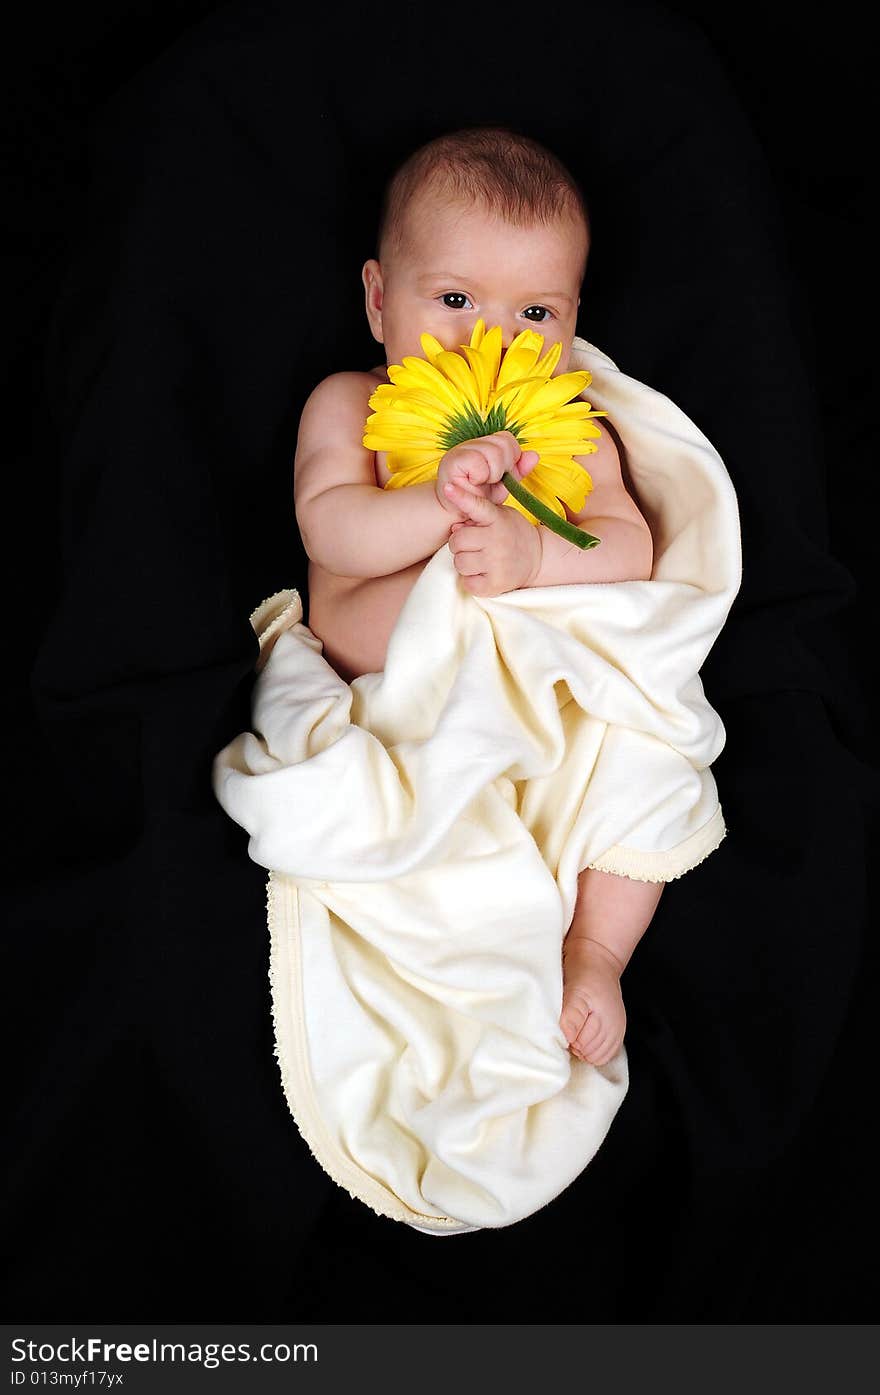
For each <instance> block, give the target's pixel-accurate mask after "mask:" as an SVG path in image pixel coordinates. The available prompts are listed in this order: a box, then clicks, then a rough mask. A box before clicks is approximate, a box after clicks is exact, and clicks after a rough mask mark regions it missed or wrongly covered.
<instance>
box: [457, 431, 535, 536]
mask: <svg viewBox="0 0 880 1395" xmlns="http://www.w3.org/2000/svg"><path fill="white" fill-rule="evenodd" d="M538 459H539V457H538V453H537V451H534V450H528V451H526V452H525V453H524V454H523V453H522V452H521V451H520V447H519V442H518V441H517V439H516V437H515V436H514V434H513V432H512V431H495V432H493V433H492V435H491V436H479V437H477V439H476V440H474V441H462V443H461V445H458V446H453V447H452V448H451V449H450V450H448V451H447V452H446V454H445V455H444V457H443V459H442V460H441V461H440V465H439V467H438V470H437V478H436V480H435V481H434V492H435V493H436V495H437V498H438V499H439V500H440V503H441V504H442V505H443V507H444V509H447V510H448V511H449V512H450V513H454V514H455V515H456V517H457V518H463V517H466V515H465V514H464V513H463V511H462V510H461V509H460V508H458V507H457V506H456V505H455V504H453V503H452V501H451V499H450V498H449V496H448V494H447V493H446V485H447V484H456V485H458V486H459V487H460V488H461V489H466V490H469V491H470V493H471V494H480V495H482V496H483V497H484V498H486V499H490V500H491V501H492V503H493V504H501V503H503V502H504V500H505V499H506V498H507V488H506V486H505V485H503V484H502V483H501V476H502V475H503V474H504V472H505V470H509V471H510V473H511V474H512V475H513V478H514V479H517V480H518V479H522V478H523V476H524V475H527V474H528V473H529V470H533V469H534V467H535V466H536V465H537V463H538Z"/></svg>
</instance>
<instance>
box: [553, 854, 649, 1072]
mask: <svg viewBox="0 0 880 1395" xmlns="http://www.w3.org/2000/svg"><path fill="white" fill-rule="evenodd" d="M663 886H664V883H663V882H640V881H636V880H634V879H631V878H629V877H618V876H615V875H613V874H612V873H611V872H600V871H599V870H598V868H595V867H585V868H584V870H583V871H582V872H581V873H580V875H579V877H578V896H577V903H576V905H575V910H574V916H573V918H572V923H571V929H570V930H569V932H568V934H567V935H566V937H565V940H564V942H563V946H562V978H563V992H562V1015H561V1017H560V1019H559V1022H560V1026H561V1027H562V1030H563V1032H564V1033H565V1038H566V1041H567V1042H568V1043H569V1045H570V1047H571V1049H572V1051H573V1052H574V1054H575V1055H576V1056H580V1057H581V1059H582V1060H585V1061H590V1062H591V1063H592V1064H593V1065H597V1066H602V1065H605V1064H606V1062H608V1061H610V1060H611V1059H612V1058H613V1057H614V1056H616V1054H617V1052H618V1051H619V1050H620V1047H621V1046H622V1044H623V1034H624V1032H625V1030H626V1013H625V1011H624V1007H623V995H622V993H621V991H620V975H621V974H622V973H623V971H624V969H625V968H626V965H627V964H628V963H629V959H630V956H631V955H632V952H633V950H634V949H635V947H636V945H637V944H638V942H639V940H640V939H641V938H642V935H643V934H644V933H645V931H646V930H647V928H648V926H649V925H650V923H651V919H652V917H653V915H654V912H655V910H656V909H657V902H658V901H659V900H660V894H661V892H662V890H663Z"/></svg>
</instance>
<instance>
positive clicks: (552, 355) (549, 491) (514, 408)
mask: <svg viewBox="0 0 880 1395" xmlns="http://www.w3.org/2000/svg"><path fill="white" fill-rule="evenodd" d="M420 342H421V345H422V349H423V351H424V354H425V357H424V358H423V359H422V358H416V357H415V356H410V357H406V358H404V360H403V363H402V364H393V365H392V366H391V367H390V368H389V369H388V376H389V378H390V379H391V382H390V383H382V384H381V385H380V386H379V387H377V388H376V390H375V391H374V392H373V394H372V396H371V397H370V401H369V405H370V407H371V408H372V410H373V415H372V416H370V417H368V418H367V421H366V425H365V431H364V438H363V444H364V446H365V447H366V448H367V449H368V450H381V451H387V452H388V469H389V470H390V472H391V477H390V479H389V480H388V482H387V484H386V485H385V488H386V489H401V488H403V487H404V486H405V485H408V484H420V483H422V482H423V481H425V480H431V479H435V478H436V475H437V467H438V466H439V464H440V461H441V459H442V458H443V456H444V455H445V453H446V452H447V451H448V450H450V449H451V448H452V447H453V446H455V445H458V444H459V443H460V442H462V441H472V440H473V439H474V438H475V437H477V436H488V435H491V434H492V432H494V431H510V432H512V433H513V435H514V436H515V437H516V439H517V441H518V442H519V445H520V449H521V450H522V451H523V453H525V452H526V451H537V453H538V456H539V460H538V463H537V465H535V466H534V467H533V469H532V470H530V471H529V473H528V474H527V475H526V476H525V477H524V482H523V483H524V485H525V486H526V487H525V488H523V486H522V485H519V486H518V487H517V489H516V493H517V497H514V494H513V492H512V491H511V492H509V493H508V495H507V497H506V498H505V500H504V503H505V504H509V505H510V506H511V507H512V508H515V509H519V511H520V513H521V514H523V515H524V517H525V518H527V519H528V520H529V522H530V523H534V524H536V525H537V524H538V522H540V521H544V522H546V523H548V524H549V525H550V526H554V524H553V522H551V520H550V518H549V517H548V516H547V515H548V511H549V513H550V514H552V515H556V517H557V518H559V519H562V520H564V519H565V510H564V509H563V506H562V505H563V503H565V504H566V505H567V506H568V508H569V509H570V510H571V512H572V513H579V512H580V510H581V509H582V508H583V506H584V501H585V499H586V497H587V495H588V494H589V492H590V490H591V489H592V488H593V481H592V480H591V478H590V476H589V474H588V472H587V471H586V470H585V469H584V467H583V466H582V465H580V464H578V462H577V461H576V460H575V459H574V458H573V457H574V456H580V455H590V454H592V452H593V451H595V450H596V444H595V438H596V437H597V436H600V435H601V432H600V430H599V428H598V427H597V426H595V425H594V424H593V420H592V418H594V417H597V416H605V413H604V412H598V411H594V410H593V409H592V408H591V407H590V404H589V402H584V401H576V402H573V401H571V399H572V398H574V397H577V396H578V394H579V393H581V392H583V390H584V388H586V387H587V386H588V385H589V383H590V382H591V381H592V378H591V375H590V374H589V373H588V372H586V371H583V370H582V371H579V372H575V373H563V374H561V375H560V376H559V377H558V378H554V377H553V376H552V375H553V370H554V368H555V367H556V365H557V363H558V362H559V358H560V355H561V353H562V345H561V344H554V345H553V346H552V348H551V349H549V350H548V352H547V353H546V354H545V355H544V357H543V358H542V357H541V351H542V349H543V347H544V336H543V335H542V334H538V333H536V331H535V330H531V329H524V330H523V331H522V333H521V334H518V335H517V336H516V338H515V339H514V340H513V342H512V343H511V344H510V345H509V347H508V349H507V351H506V353H504V355H503V356H502V352H501V328H500V326H499V325H496V326H495V328H494V329H490V330H489V332H488V333H485V325H484V322H483V321H482V320H478V321H477V323H476V325H475V326H474V330H473V333H472V335H471V342H470V344H462V345H461V349H462V351H463V352H462V353H461V354H459V353H457V352H454V351H453V350H448V349H444V348H443V345H442V344H440V343H438V341H437V340H436V339H435V338H434V336H433V335H432V334H422V335H421V336H420ZM504 482H505V484H506V485H507V487H508V489H509V490H510V489H511V485H512V484H514V483H515V482H514V481H513V480H512V478H511V476H510V475H509V474H506V475H505V476H504ZM523 497H525V499H526V500H529V499H531V500H532V501H534V500H537V501H538V504H539V505H543V506H544V507H543V508H538V509H537V510H533V509H532V508H530V507H529V505H528V503H525V504H524V503H522V502H521V500H522V499H523ZM535 512H538V513H540V515H541V517H540V518H537V517H535V516H534V514H535ZM571 526H572V525H570V524H567V523H566V524H565V526H564V529H563V527H561V526H560V527H556V528H555V531H558V532H563V531H564V533H565V536H569V530H570V529H571ZM574 531H575V532H576V531H577V530H574ZM589 536H590V535H589V534H583V533H581V534H580V537H581V538H584V537H586V538H589ZM595 541H596V540H595V539H592V542H595ZM581 545H582V546H583V545H584V544H583V543H581Z"/></svg>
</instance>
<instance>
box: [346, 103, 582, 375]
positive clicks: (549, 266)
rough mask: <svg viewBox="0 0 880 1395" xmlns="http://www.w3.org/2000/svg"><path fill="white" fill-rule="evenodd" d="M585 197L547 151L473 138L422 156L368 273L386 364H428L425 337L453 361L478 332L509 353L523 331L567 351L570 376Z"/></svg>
mask: <svg viewBox="0 0 880 1395" xmlns="http://www.w3.org/2000/svg"><path fill="white" fill-rule="evenodd" d="M589 241H590V232H589V216H588V213H587V208H586V204H585V201H584V197H583V193H582V191H581V189H580V187H579V185H578V184H577V182H576V181H575V179H574V178H573V177H572V175H571V174H570V173H569V172H568V170H567V169H566V168H565V166H564V165H563V164H562V163H561V162H560V161H559V160H558V159H557V158H556V157H555V156H554V155H552V154H551V153H550V152H549V151H548V150H545V148H544V147H543V146H542V145H539V144H538V142H537V141H535V140H532V139H530V138H529V137H528V136H523V135H519V134H517V133H516V132H514V131H511V130H509V129H508V128H507V127H498V126H487V127H473V128H468V129H465V130H460V131H452V132H450V133H449V134H447V135H443V136H439V137H438V138H437V139H436V140H432V141H430V142H429V143H428V144H427V145H424V146H422V147H421V148H420V149H419V150H416V151H415V152H414V154H412V155H411V156H410V157H409V158H408V159H407V160H406V161H405V162H404V163H403V164H402V165H401V166H400V168H399V169H398V170H397V171H396V173H395V174H394V176H393V178H392V179H391V182H390V184H389V185H388V188H387V189H386V191H385V197H384V200H383V205H382V212H381V216H380V222H379V236H378V254H379V255H378V259H375V258H371V259H370V260H369V261H368V262H365V263H364V268H363V272H362V277H363V282H364V288H365V291H366V308H367V318H368V320H369V322H370V328H371V330H372V332H373V337H374V338H375V339H377V340H378V341H379V343H380V344H383V345H384V346H385V359H386V363H388V364H392V363H400V362H401V361H402V359H403V358H404V356H405V355H407V354H415V355H418V356H420V357H421V356H422V347H421V344H420V342H419V335H420V334H422V333H423V332H425V331H426V330H427V331H428V333H430V334H433V335H434V337H435V338H436V339H438V340H439V341H440V343H441V344H442V345H443V346H444V348H446V349H458V348H459V346H460V345H461V344H465V343H468V342H469V340H470V337H471V330H472V329H473V327H474V325H475V324H476V322H477V320H480V319H482V320H483V321H484V322H485V326H486V329H487V330H488V329H491V328H492V326H493V325H500V326H501V331H502V343H503V346H504V347H505V348H506V347H507V346H508V344H509V343H510V341H511V340H512V339H514V338H515V337H516V335H517V334H519V333H520V332H521V331H522V330H524V329H529V328H531V329H535V330H537V332H538V333H539V334H542V335H543V336H544V347H545V350H546V349H549V348H550V347H551V345H553V344H556V343H561V344H562V354H561V357H560V360H559V364H558V366H557V368H556V373H557V374H558V373H564V372H565V370H566V368H567V366H568V359H569V353H570V350H571V341H572V339H573V337H574V334H575V330H576V326H577V309H578V305H579V303H580V289H581V285H582V283H583V279H584V272H585V270H586V262H587V254H588V251H589Z"/></svg>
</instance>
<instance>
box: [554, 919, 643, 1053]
mask: <svg viewBox="0 0 880 1395" xmlns="http://www.w3.org/2000/svg"><path fill="white" fill-rule="evenodd" d="M621 972H622V970H621V967H620V964H619V963H618V961H617V960H616V959H615V957H614V955H613V954H612V953H611V951H610V950H609V949H606V948H605V946H604V945H601V944H599V943H598V941H596V940H591V939H589V938H588V937H587V936H585V935H583V934H580V935H578V934H573V932H572V931H571V930H570V931H569V932H568V934H567V935H566V937H565V940H564V942H563V945H562V1014H561V1016H560V1019H559V1025H560V1026H561V1028H562V1030H563V1032H564V1034H565V1039H566V1041H567V1042H568V1044H569V1048H570V1050H571V1051H572V1052H573V1053H574V1055H575V1056H577V1057H579V1058H580V1060H582V1061H589V1062H590V1064H591V1065H594V1066H604V1065H607V1063H608V1062H609V1061H610V1060H612V1059H613V1058H614V1057H615V1056H616V1055H617V1053H618V1051H619V1050H620V1048H621V1046H622V1044H623V1035H624V1032H625V1031H626V1011H625V1009H624V1006H623V995H622V993H621V991H620V975H621Z"/></svg>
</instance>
